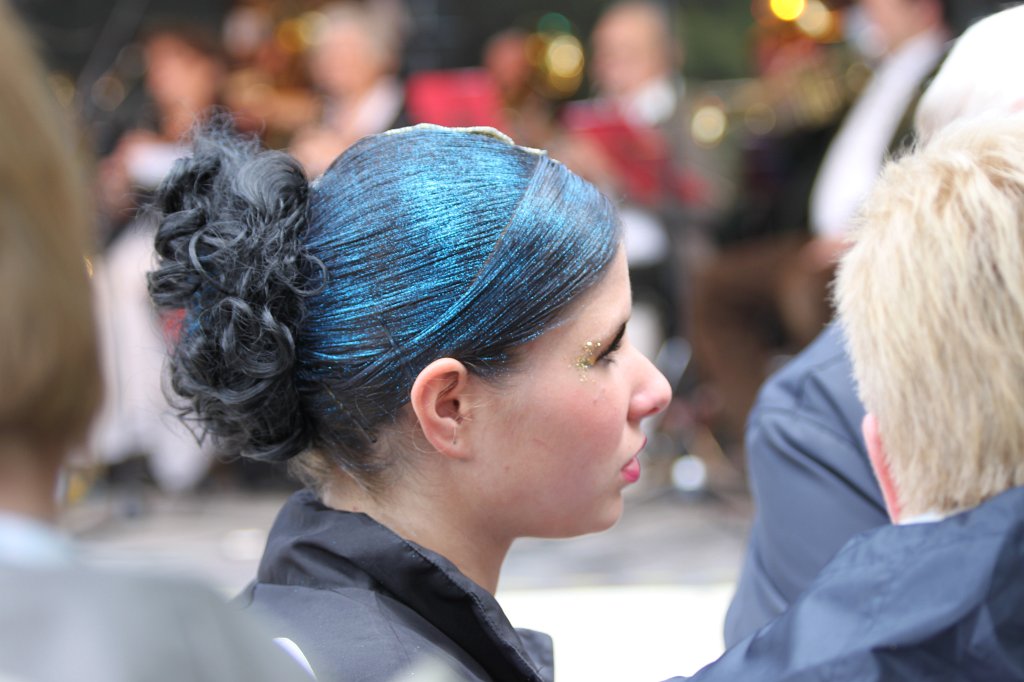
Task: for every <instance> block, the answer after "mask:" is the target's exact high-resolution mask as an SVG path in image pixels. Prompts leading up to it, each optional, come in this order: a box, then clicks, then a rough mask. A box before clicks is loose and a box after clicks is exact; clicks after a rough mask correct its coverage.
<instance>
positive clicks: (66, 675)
mask: <svg viewBox="0 0 1024 682" xmlns="http://www.w3.org/2000/svg"><path fill="white" fill-rule="evenodd" d="M0 602H2V603H3V604H4V609H3V613H2V614H0V629H2V630H3V632H4V633H5V637H4V639H3V641H2V642H0V650H2V655H0V659H2V660H4V661H5V664H8V663H9V664H10V666H13V667H10V666H9V667H8V670H10V671H11V672H16V671H18V670H20V671H21V674H24V675H26V676H28V678H29V679H38V680H43V681H45V680H57V679H79V680H113V679H153V680H163V679H171V675H172V674H176V673H172V672H171V671H172V669H173V670H178V671H179V672H181V675H180V676H178V677H175V678H174V679H178V680H192V679H214V678H215V679H223V680H268V681H269V680H298V679H303V677H302V675H301V673H300V671H299V669H298V668H297V667H295V666H293V665H292V664H291V663H290V661H289V660H288V659H287V657H286V655H285V654H284V652H282V651H280V650H279V649H278V648H277V647H275V646H274V645H273V643H272V642H271V641H270V638H269V636H268V635H266V633H265V632H263V631H262V630H261V629H260V627H259V626H258V625H256V624H255V623H253V622H252V620H251V619H250V618H248V617H246V616H244V615H243V614H241V613H238V612H237V611H236V610H234V609H231V608H229V607H228V606H227V604H225V602H224V600H223V599H222V598H221V596H220V595H219V594H217V593H216V592H214V591H213V590H212V589H210V588H209V587H206V586H205V585H203V584H201V583H200V582H198V581H195V580H189V579H182V578H177V577H171V576H158V575H148V574H145V575H144V574H137V573H128V572H121V571H101V570H96V569H91V568H87V567H81V566H65V567H58V568H50V569H34V570H26V569H20V568H16V567H11V566H4V567H0ZM25 623H33V624H34V626H33V627H31V628H25V627H24V624H25ZM72 650H73V651H77V652H79V654H80V655H68V656H64V655H63V653H66V652H67V651H72ZM56 652H63V653H62V656H61V657H59V659H60V660H56V659H54V658H53V657H54V654H55V653H56Z"/></svg>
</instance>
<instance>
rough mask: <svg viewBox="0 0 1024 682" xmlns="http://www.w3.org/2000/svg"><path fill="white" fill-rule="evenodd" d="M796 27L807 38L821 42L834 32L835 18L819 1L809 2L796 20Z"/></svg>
mask: <svg viewBox="0 0 1024 682" xmlns="http://www.w3.org/2000/svg"><path fill="white" fill-rule="evenodd" d="M796 25H797V27H799V29H800V30H801V31H803V32H804V33H806V34H807V35H808V36H809V37H811V38H814V39H815V40H822V39H824V38H826V37H828V36H829V35H830V34H831V33H832V32H833V31H834V30H835V18H834V17H833V15H832V12H830V11H829V9H828V8H827V7H825V3H823V2H821V0H810V2H808V3H807V7H805V8H804V10H803V12H801V13H800V16H798V17H797V18H796Z"/></svg>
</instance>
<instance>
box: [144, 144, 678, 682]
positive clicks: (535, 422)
mask: <svg viewBox="0 0 1024 682" xmlns="http://www.w3.org/2000/svg"><path fill="white" fill-rule="evenodd" d="M200 180H201V181H200ZM156 206H157V207H158V209H159V210H160V212H161V214H162V215H161V226H160V229H159V232H158V235H157V251H158V253H159V255H160V260H159V263H158V269H157V270H156V271H154V272H153V273H152V274H151V277H150V291H151V294H152V296H153V298H154V301H155V302H156V303H157V304H158V305H160V306H161V308H163V309H167V310H183V311H184V318H183V320H182V323H181V334H180V337H179V339H178V344H177V347H176V348H175V350H174V352H173V354H172V361H171V385H172V387H173V388H174V390H175V391H176V392H177V393H178V394H179V395H180V396H181V398H182V401H183V403H184V406H185V408H186V409H187V410H188V416H189V418H191V419H194V420H196V422H195V423H196V424H197V425H199V426H200V427H202V428H205V429H206V431H207V432H208V434H209V435H210V436H211V437H212V438H215V439H216V440H218V441H219V442H220V443H221V447H222V448H223V449H224V450H226V451H229V452H232V453H239V454H241V455H243V456H246V457H249V458H253V459H258V460H264V461H277V462H284V461H287V462H289V465H290V467H292V469H293V471H294V472H295V473H297V474H298V475H299V476H300V478H301V479H302V480H303V481H304V482H305V483H306V485H307V488H306V489H305V490H303V491H300V492H298V493H296V494H294V495H293V496H291V497H290V498H289V499H288V501H287V502H286V503H285V505H284V507H283V508H282V509H281V511H280V513H279V514H278V517H277V520H276V521H275V523H274V526H273V528H272V529H271V531H270V537H269V539H268V542H267V546H266V550H265V552H264V555H263V558H262V560H261V562H260V566H259V569H258V572H257V576H256V579H255V580H254V581H253V582H252V583H251V584H250V586H249V587H247V588H246V590H245V591H244V592H243V594H242V595H241V596H240V597H239V598H238V601H239V602H241V604H242V605H244V606H247V607H249V608H252V609H253V610H255V611H259V612H261V613H265V614H267V615H269V616H272V617H274V618H275V619H276V621H277V622H278V628H279V629H278V634H282V635H284V636H287V637H288V638H289V639H291V640H293V641H294V642H295V643H296V644H297V645H298V647H299V648H301V650H302V652H303V653H304V655H305V656H306V657H307V658H308V660H309V662H310V664H311V667H312V669H313V670H314V671H315V672H316V674H317V676H318V679H320V680H321V681H322V682H328V681H332V680H348V679H360V680H383V679H388V678H389V677H391V676H392V675H396V674H404V673H406V669H407V667H408V666H409V665H412V664H414V663H415V662H416V660H417V659H418V658H419V657H421V656H425V655H432V656H436V657H438V658H441V659H442V660H443V661H445V662H446V663H448V664H449V665H451V666H453V667H454V668H455V669H456V670H457V671H458V674H459V675H460V676H461V677H463V678H465V679H469V680H492V679H499V680H530V681H533V682H541V681H543V680H550V679H551V675H552V673H553V669H552V664H553V660H552V650H551V642H550V639H549V638H547V637H546V636H544V635H540V634H539V633H535V632H528V631H517V630H516V629H514V628H513V627H512V625H511V624H510V623H509V621H508V619H507V618H506V616H505V614H504V613H503V611H502V609H501V607H500V605H499V604H498V602H497V601H496V600H495V598H494V592H495V590H496V589H497V585H498V580H499V575H500V571H501V567H502V564H503V562H504V559H505V556H506V553H507V552H508V550H509V548H510V546H511V544H512V542H513V541H514V540H515V539H516V538H519V537H526V536H539V537H570V536H575V535H581V534H584V533H590V532H596V531H599V530H603V529H606V528H608V527H609V526H611V525H612V524H614V523H615V522H616V520H617V519H618V518H619V515H620V514H621V512H622V509H623V490H624V489H625V488H626V487H628V486H629V485H630V484H632V483H635V482H636V481H637V480H638V478H639V477H640V463H639V461H638V455H639V453H640V451H641V450H642V449H643V447H644V445H645V444H646V438H645V436H644V434H643V431H642V430H641V422H642V421H643V420H644V419H645V418H646V417H649V416H653V415H655V414H657V413H659V412H660V411H661V410H663V409H664V407H665V406H666V404H667V403H668V401H669V399H670V390H669V386H668V384H667V382H666V381H665V378H664V377H663V376H662V375H661V374H660V373H659V372H658V371H657V370H656V369H655V368H654V366H653V365H652V364H651V362H650V361H649V360H647V359H646V358H645V357H644V356H643V355H641V354H640V352H639V351H638V350H637V349H636V348H635V347H634V346H633V345H632V344H631V342H630V339H629V336H628V335H627V334H626V322H627V320H628V319H629V317H630V310H631V296H630V285H629V276H628V270H627V266H626V259H625V254H624V251H623V248H622V244H621V229H620V225H619V220H618V216H617V214H616V212H615V208H614V207H613V205H612V204H611V202H610V201H609V200H608V199H607V198H606V197H604V196H603V195H601V194H600V193H599V192H598V191H597V189H596V188H594V187H593V186H592V185H590V184H589V183H587V182H585V181H584V180H582V179H581V178H579V177H578V176H576V175H574V174H572V173H571V172H570V171H569V170H568V169H567V168H566V167H565V166H564V165H562V164H561V163H559V162H557V161H554V160H552V159H550V158H549V157H547V155H546V154H544V153H543V152H539V151H537V150H535V149H527V148H523V147H518V146H516V145H514V144H513V143H512V141H511V140H510V139H509V138H507V137H505V136H504V135H502V134H501V133H499V132H497V131H496V130H493V129H490V128H470V129H465V128H461V129H451V128H441V127H439V126H431V125H421V126H416V127H412V128H404V129H399V130H393V131H389V132H386V133H382V134H379V135H374V136H371V137H368V138H364V139H363V140H361V141H360V142H358V143H357V144H356V145H354V146H352V147H351V148H349V149H348V150H347V151H346V152H345V153H343V154H342V156H341V157H339V158H338V159H337V160H336V161H335V162H334V163H332V164H331V165H330V167H329V169H328V170H327V171H326V172H325V173H324V174H323V175H322V176H320V177H319V178H318V179H316V180H315V181H314V182H312V183H310V182H309V181H308V180H307V179H306V177H305V175H304V172H303V168H302V167H301V166H300V165H299V164H298V163H297V161H296V160H295V159H293V158H291V157H289V156H288V155H286V154H283V153H280V152H268V151H263V150H261V149H260V148H259V145H258V143H257V142H256V141H254V140H251V139H240V138H237V137H235V136H232V135H228V134H225V132H224V131H222V130H217V129H213V130H208V131H206V132H205V133H204V134H201V135H200V136H199V137H198V138H197V142H196V146H195V150H194V153H193V155H192V156H191V157H189V159H187V160H186V161H182V162H180V164H179V165H178V166H177V167H176V168H175V171H174V172H173V174H172V176H171V177H170V178H169V180H168V182H167V183H166V184H165V185H164V186H163V187H162V189H161V192H160V195H159V197H158V201H157V204H156Z"/></svg>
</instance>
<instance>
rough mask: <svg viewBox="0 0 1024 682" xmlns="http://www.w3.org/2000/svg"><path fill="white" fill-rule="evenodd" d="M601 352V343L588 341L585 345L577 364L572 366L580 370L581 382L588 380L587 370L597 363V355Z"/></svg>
mask: <svg viewBox="0 0 1024 682" xmlns="http://www.w3.org/2000/svg"><path fill="white" fill-rule="evenodd" d="M600 350H601V342H600V341H587V342H586V343H585V344H583V353H582V354H581V355H580V356H579V357H578V358H576V362H574V363H573V364H572V367H575V368H576V369H577V370H579V373H580V381H586V380H587V370H589V369H590V368H591V367H593V366H594V363H595V362H597V354H598V353H599V352H600Z"/></svg>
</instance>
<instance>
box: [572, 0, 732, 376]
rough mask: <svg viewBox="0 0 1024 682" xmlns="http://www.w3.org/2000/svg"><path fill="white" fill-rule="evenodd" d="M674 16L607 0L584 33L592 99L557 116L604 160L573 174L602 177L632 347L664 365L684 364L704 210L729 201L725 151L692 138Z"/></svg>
mask: <svg viewBox="0 0 1024 682" xmlns="http://www.w3.org/2000/svg"><path fill="white" fill-rule="evenodd" d="M674 19H675V15H674V14H673V12H672V11H671V9H670V4H669V3H663V2H657V1H655V0H623V1H621V2H615V3H612V4H610V5H609V6H608V7H607V8H606V9H605V10H604V11H603V12H602V13H601V15H600V16H599V17H598V20H597V23H596V24H595V26H594V29H593V31H592V33H591V37H590V42H591V51H592V57H591V79H592V82H593V86H594V91H595V96H594V98H593V99H591V100H588V101H586V102H582V103H573V104H570V105H569V106H568V107H567V108H566V111H565V116H564V120H565V123H566V127H567V129H568V131H569V133H570V135H571V136H575V137H576V138H583V139H585V140H588V141H590V142H591V144H592V145H593V146H595V147H596V148H597V149H598V150H599V151H601V152H603V153H604V154H605V156H606V159H605V161H604V163H603V164H594V163H587V164H586V166H583V165H582V164H581V166H583V169H582V171H581V172H583V173H585V174H586V173H588V172H589V170H588V169H590V168H597V169H602V170H603V171H604V173H603V175H604V178H600V177H595V178H594V179H595V180H598V181H601V182H602V187H603V188H604V189H605V191H607V192H608V193H609V195H610V196H613V197H616V198H618V199H619V201H620V204H621V205H620V210H621V214H622V220H623V226H624V230H625V234H626V246H627V252H628V254H629V264H630V271H631V275H632V278H633V282H634V287H635V298H636V308H635V312H634V317H633V320H632V321H631V330H632V332H633V334H634V336H635V338H636V340H637V344H638V345H639V347H641V348H642V349H643V351H644V353H645V354H647V355H648V356H649V357H651V358H655V357H658V356H659V353H661V354H662V358H663V359H667V362H666V366H668V365H669V364H671V365H676V366H678V367H685V366H686V365H687V362H688V358H689V350H688V348H689V347H688V344H687V341H683V339H684V338H685V337H688V336H689V334H690V333H691V330H690V328H689V325H688V324H687V321H688V318H689V315H690V310H689V304H690V302H689V300H688V299H689V281H690V277H691V276H692V272H693V271H694V270H695V269H696V267H697V266H696V264H697V263H699V262H700V261H702V260H703V258H704V257H705V256H706V254H707V248H708V243H707V235H706V232H705V230H706V228H707V226H708V224H709V223H710V221H711V216H712V215H714V214H715V213H716V212H717V211H718V210H720V209H721V208H722V207H723V206H725V205H726V204H727V203H728V201H729V195H730V192H731V185H730V182H731V179H730V178H729V168H728V166H729V159H728V154H727V153H725V152H724V149H725V147H722V146H715V145H710V146H705V145H702V144H700V143H699V142H698V141H697V140H696V139H695V138H694V136H693V134H692V127H691V123H692V120H693V117H694V113H695V107H696V104H695V103H696V101H697V100H698V98H697V97H696V96H695V95H694V92H693V91H692V86H693V84H692V83H690V82H687V81H685V80H684V79H683V77H682V74H681V71H680V70H681V67H682V64H683V47H682V44H681V42H680V40H679V39H678V37H677V36H676V32H675V29H676V23H675V21H674ZM567 162H568V163H570V165H572V163H573V162H572V160H571V158H570V159H569V160H568V161H567ZM670 350H671V351H672V357H671V359H668V351H670ZM678 379H679V377H678V376H673V377H672V378H671V380H672V381H673V383H676V382H678Z"/></svg>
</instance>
